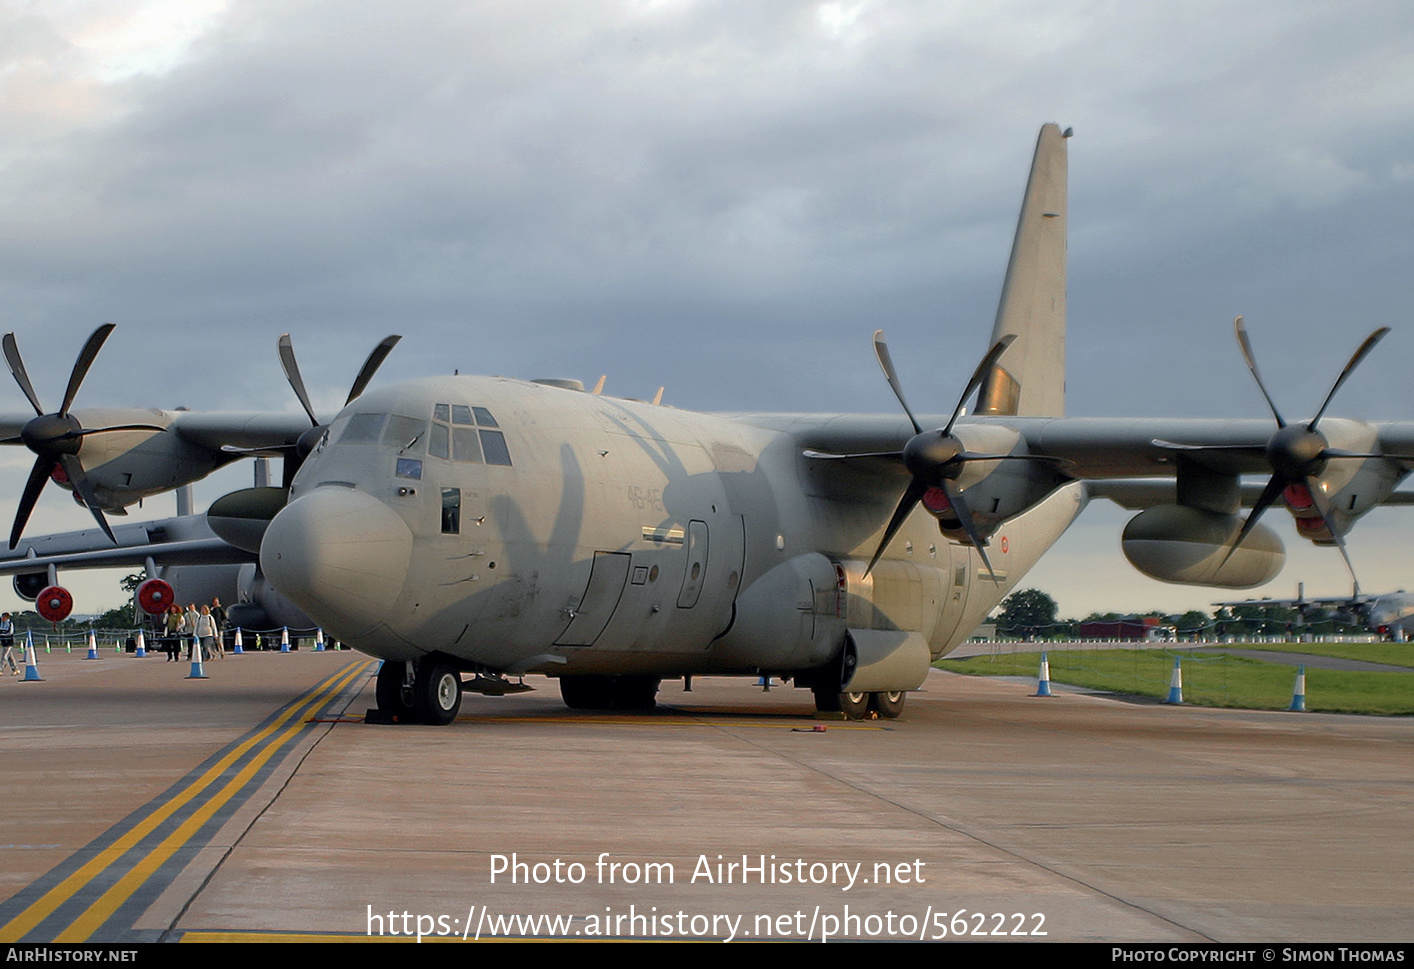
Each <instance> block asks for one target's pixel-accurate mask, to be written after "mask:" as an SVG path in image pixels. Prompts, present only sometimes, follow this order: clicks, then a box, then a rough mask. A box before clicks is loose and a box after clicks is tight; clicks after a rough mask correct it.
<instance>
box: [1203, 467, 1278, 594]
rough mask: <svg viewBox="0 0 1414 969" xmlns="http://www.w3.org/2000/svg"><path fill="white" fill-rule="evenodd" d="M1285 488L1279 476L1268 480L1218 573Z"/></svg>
mask: <svg viewBox="0 0 1414 969" xmlns="http://www.w3.org/2000/svg"><path fill="white" fill-rule="evenodd" d="M1285 488H1286V479H1285V478H1283V477H1282V476H1281V475H1279V474H1274V475H1272V476H1271V478H1270V479H1268V481H1267V486H1266V487H1265V488H1263V489H1262V494H1261V497H1259V498H1258V499H1257V503H1256V504H1255V505H1253V506H1252V510H1251V511H1250V512H1248V513H1247V520H1246V521H1245V522H1243V523H1242V531H1240V532H1238V533H1237V540H1236V541H1235V542H1233V543H1232V547H1231V548H1229V549H1228V550H1227V554H1226V555H1224V556H1223V560H1222V562H1221V563H1220V564H1219V565H1218V570H1219V571H1221V570H1222V567H1223V566H1224V565H1226V564H1227V563H1228V559H1230V558H1232V556H1233V553H1234V552H1236V551H1237V549H1238V548H1239V547H1240V546H1241V545H1242V542H1243V540H1244V539H1246V538H1247V536H1248V535H1249V534H1250V533H1251V531H1252V529H1254V528H1256V527H1257V519H1259V518H1261V517H1262V512H1264V511H1266V510H1267V509H1268V508H1270V507H1271V506H1272V504H1273V503H1275V502H1276V500H1277V498H1279V497H1280V496H1281V493H1282V490H1283V489H1285Z"/></svg>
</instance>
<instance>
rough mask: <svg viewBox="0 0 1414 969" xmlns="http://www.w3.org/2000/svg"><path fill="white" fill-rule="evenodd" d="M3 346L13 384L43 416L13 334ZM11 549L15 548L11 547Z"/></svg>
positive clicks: (36, 411) (35, 410)
mask: <svg viewBox="0 0 1414 969" xmlns="http://www.w3.org/2000/svg"><path fill="white" fill-rule="evenodd" d="M0 342H2V343H4V346H5V362H6V363H8V364H9V365H10V373H11V374H13V375H14V377H15V383H17V384H19V385H20V390H21V391H23V392H24V395H25V396H26V397H28V398H29V402H30V406H31V407H33V408H34V412H35V413H36V414H38V415H39V416H41V417H42V416H44V408H43V407H41V406H40V403H39V397H37V396H36V395H35V392H34V385H33V384H31V383H30V382H29V374H28V373H27V372H26V371H25V362H24V360H23V359H21V357H20V348H19V346H18V345H17V344H16V343H15V334H13V333H6V334H5V338H4V340H3V341H0ZM10 547H11V548H14V547H15V546H13V545H11V546H10Z"/></svg>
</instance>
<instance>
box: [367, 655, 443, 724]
mask: <svg viewBox="0 0 1414 969" xmlns="http://www.w3.org/2000/svg"><path fill="white" fill-rule="evenodd" d="M377 696H378V710H377V711H376V714H377V715H376V716H373V715H374V713H375V711H372V710H370V711H369V714H370V717H369V718H368V719H369V722H380V723H430V724H434V725H436V726H444V725H446V724H449V723H451V722H452V721H453V720H455V719H456V718H457V713H458V712H459V711H460V710H461V705H462V679H461V673H460V672H458V671H457V670H456V669H455V668H454V667H452V666H450V665H449V664H447V663H445V662H442V661H440V660H438V659H437V658H436V657H435V656H429V657H426V658H424V659H422V660H419V661H417V662H415V663H402V662H391V661H387V660H385V661H384V663H383V665H382V667H380V668H379V670H378V686H377Z"/></svg>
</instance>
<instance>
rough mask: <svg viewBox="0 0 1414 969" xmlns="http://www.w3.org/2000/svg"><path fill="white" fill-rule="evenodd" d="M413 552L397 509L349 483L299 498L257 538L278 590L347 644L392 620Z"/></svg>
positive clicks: (262, 563)
mask: <svg viewBox="0 0 1414 969" xmlns="http://www.w3.org/2000/svg"><path fill="white" fill-rule="evenodd" d="M411 556H412V533H411V532H410V531H408V527H407V524H406V523H405V522H404V521H403V520H402V518H401V517H400V516H399V515H398V513H397V512H395V511H393V509H391V508H389V507H388V506H387V505H385V504H384V503H383V502H381V501H379V500H378V499H376V498H374V497H372V496H371V495H367V494H365V493H363V492H361V491H354V490H353V489H350V488H332V487H326V488H316V489H315V490H313V491H311V492H310V493H309V494H306V495H303V496H302V497H300V498H297V499H295V500H294V501H292V502H291V503H290V504H288V505H286V506H285V507H284V508H283V509H281V511H280V513H279V514H278V515H276V516H275V518H274V519H273V520H272V521H271V522H270V527H269V528H267V529H266V531H265V536H264V538H263V539H262V541H261V543H260V567H261V568H262V569H263V570H264V572H265V576H266V578H267V579H269V580H270V582H271V583H272V584H273V585H274V586H275V588H276V589H277V590H278V591H279V592H281V593H282V594H283V595H285V596H287V597H288V598H289V599H290V600H291V601H292V602H294V603H295V605H297V606H299V607H300V608H301V609H303V610H304V611H305V612H306V613H308V615H309V616H310V617H311V618H313V619H316V620H317V621H319V622H320V623H321V624H323V625H324V626H326V627H328V628H329V629H331V630H334V631H336V632H337V633H338V635H339V638H341V639H344V640H346V641H350V642H352V641H354V640H356V639H357V638H358V637H360V636H362V635H365V634H367V633H370V632H372V631H373V629H374V628H375V627H376V626H377V625H378V624H379V623H381V622H383V620H384V619H385V618H386V617H387V614H388V612H389V610H390V609H391V608H392V606H393V603H394V602H396V601H397V598H398V595H399V593H401V592H402V588H403V583H404V581H405V580H406V577H407V570H408V562H409V560H410V558H411ZM355 645H356V643H355Z"/></svg>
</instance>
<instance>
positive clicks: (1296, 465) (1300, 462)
mask: <svg viewBox="0 0 1414 969" xmlns="http://www.w3.org/2000/svg"><path fill="white" fill-rule="evenodd" d="M1233 330H1234V331H1235V332H1236V333H1237V345H1238V346H1239V347H1240V348H1241V350H1242V357H1243V359H1244V360H1246V361H1247V369H1248V370H1249V371H1251V373H1252V379H1253V380H1255V381H1257V389H1258V390H1260V391H1261V392H1262V396H1263V397H1264V398H1265V399H1266V401H1267V407H1268V409H1270V410H1271V412H1272V417H1273V418H1275V419H1276V422H1277V430H1276V433H1274V434H1273V435H1272V436H1271V438H1270V439H1269V440H1268V441H1267V445H1266V455H1267V462H1268V463H1269V464H1270V465H1271V467H1272V476H1271V477H1270V478H1269V479H1268V480H1267V486H1266V487H1265V488H1263V489H1262V494H1261V497H1259V498H1258V499H1257V502H1256V504H1254V505H1253V506H1252V510H1251V512H1249V513H1248V515H1247V520H1246V521H1244V522H1243V523H1242V530H1241V531H1240V532H1238V533H1237V540H1236V541H1234V542H1233V543H1232V547H1231V548H1229V549H1228V550H1227V555H1225V556H1223V561H1222V565H1226V564H1227V561H1228V559H1230V558H1232V556H1233V554H1234V553H1235V552H1236V551H1237V549H1238V547H1239V546H1241V545H1242V542H1243V540H1244V539H1246V538H1247V536H1248V535H1249V534H1251V532H1252V529H1254V528H1256V527H1257V520H1258V519H1259V518H1261V517H1262V513H1263V512H1265V511H1266V510H1267V509H1268V508H1270V507H1271V506H1272V505H1274V504H1276V501H1277V499H1278V498H1280V497H1282V495H1283V494H1284V493H1288V492H1287V489H1288V488H1290V489H1293V490H1292V492H1290V494H1291V496H1292V498H1293V499H1295V500H1304V499H1305V498H1306V497H1307V496H1309V498H1310V501H1311V503H1312V505H1314V507H1315V509H1316V512H1317V514H1319V515H1320V516H1321V521H1322V523H1323V524H1324V525H1325V527H1326V530H1327V531H1329V532H1330V533H1331V536H1332V537H1333V538H1334V539H1335V543H1336V547H1337V548H1339V549H1340V554H1341V557H1342V558H1344V559H1345V567H1346V568H1347V569H1349V570H1350V575H1351V577H1352V578H1354V577H1355V566H1354V565H1352V564H1351V561H1350V553H1349V552H1347V551H1346V548H1345V537H1344V536H1343V535H1342V534H1341V532H1340V529H1339V528H1337V527H1336V523H1335V521H1334V520H1333V519H1332V518H1331V509H1330V505H1329V503H1328V502H1327V501H1326V498H1325V494H1324V493H1323V492H1322V491H1321V487H1320V485H1321V482H1320V475H1321V474H1322V472H1324V471H1325V470H1326V465H1327V464H1328V463H1329V462H1330V461H1331V460H1332V459H1337V460H1339V459H1348V458H1362V459H1367V458H1396V459H1400V460H1406V461H1408V460H1414V458H1411V457H1410V456H1409V455H1400V454H1378V453H1373V454H1367V453H1360V452H1356V451H1346V450H1342V449H1341V448H1333V447H1331V446H1330V441H1329V440H1327V438H1326V436H1325V435H1324V434H1322V433H1321V432H1320V431H1319V430H1318V429H1317V425H1318V424H1319V423H1320V421H1321V418H1322V417H1323V416H1324V415H1325V413H1326V408H1327V407H1329V406H1330V403H1331V399H1332V398H1333V397H1335V392H1336V391H1337V390H1339V389H1340V388H1341V385H1342V384H1344V383H1345V381H1346V378H1348V377H1349V376H1350V374H1351V372H1352V371H1354V370H1355V368H1356V367H1357V366H1359V365H1360V362H1361V361H1362V360H1364V359H1365V357H1367V356H1368V355H1369V353H1370V351H1371V350H1373V349H1374V348H1375V344H1377V343H1379V342H1380V341H1381V340H1382V339H1384V337H1385V334H1387V333H1388V332H1389V327H1387V326H1382V327H1380V328H1379V329H1377V330H1375V331H1374V332H1373V333H1371V334H1370V335H1369V336H1367V337H1366V338H1365V342H1364V343H1361V344H1360V346H1359V348H1357V349H1356V351H1355V353H1354V354H1353V355H1352V356H1351V357H1350V362H1349V363H1347V364H1346V365H1345V369H1344V370H1342V371H1341V372H1340V376H1338V377H1336V378H1335V383H1334V384H1333V385H1332V386H1331V389H1330V392H1329V393H1328V394H1326V399H1325V401H1324V402H1322V404H1321V407H1320V410H1318V411H1316V416H1315V417H1313V418H1311V419H1310V420H1309V421H1307V422H1305V423H1304V424H1303V423H1297V424H1288V423H1287V422H1286V421H1285V420H1284V419H1283V418H1282V416H1281V412H1280V411H1279V410H1277V405H1276V403H1275V402H1273V400H1272V395H1271V394H1269V393H1268V392H1267V387H1266V385H1265V384H1264V383H1263V382H1262V375H1261V374H1260V373H1259V372H1258V371H1257V358H1256V356H1255V355H1254V354H1253V353H1252V344H1251V342H1250V341H1249V340H1248V339H1247V327H1246V326H1244V325H1243V322H1242V317H1240V316H1239V317H1238V318H1237V319H1236V320H1234V321H1233ZM1153 443H1154V444H1155V445H1157V446H1158V447H1163V448H1167V449H1170V450H1178V451H1186V452H1188V453H1190V454H1191V453H1195V452H1202V451H1209V452H1213V451H1234V450H1251V449H1250V448H1248V447H1246V446H1245V445H1201V444H1200V445H1185V444H1173V443H1171V442H1168V441H1158V440H1156V441H1154V442H1153ZM1222 565H1220V566H1218V567H1219V568H1222ZM1356 585H1357V588H1358V585H1359V581H1358V579H1357V580H1356Z"/></svg>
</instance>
